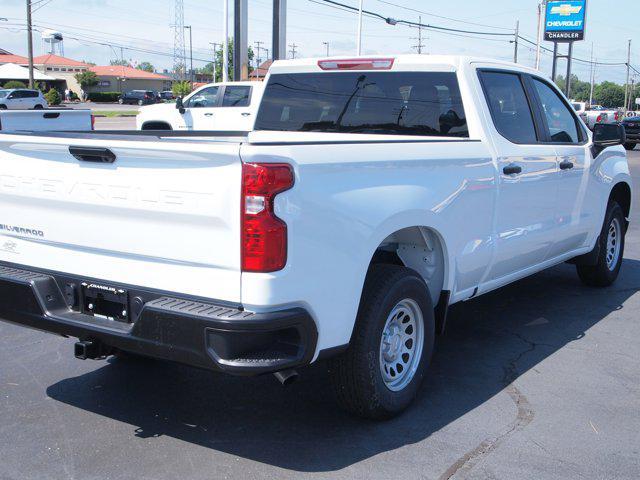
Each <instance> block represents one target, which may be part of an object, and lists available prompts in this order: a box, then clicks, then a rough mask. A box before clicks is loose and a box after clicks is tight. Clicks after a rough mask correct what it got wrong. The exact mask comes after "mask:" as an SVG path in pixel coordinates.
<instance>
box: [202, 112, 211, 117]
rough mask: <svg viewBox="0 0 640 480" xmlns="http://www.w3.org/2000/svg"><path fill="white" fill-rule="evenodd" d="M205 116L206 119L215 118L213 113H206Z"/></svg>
mask: <svg viewBox="0 0 640 480" xmlns="http://www.w3.org/2000/svg"><path fill="white" fill-rule="evenodd" d="M204 116H205V117H213V113H205V114H204Z"/></svg>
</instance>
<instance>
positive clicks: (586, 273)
mask: <svg viewBox="0 0 640 480" xmlns="http://www.w3.org/2000/svg"><path fill="white" fill-rule="evenodd" d="M625 230H626V221H625V218H624V213H623V212H622V208H621V207H620V205H618V203H617V202H616V201H613V200H612V201H611V202H609V205H608V206H607V214H606V215H605V220H604V225H603V227H602V231H601V232H600V237H599V238H598V246H597V247H596V248H598V249H599V251H598V258H597V263H596V264H595V265H577V267H576V268H577V269H578V276H579V277H580V280H582V282H583V283H584V284H585V285H589V286H591V287H608V286H609V285H611V284H612V283H613V282H615V281H616V279H617V278H618V274H619V273H620V267H621V266H622V257H623V255H624V236H625V233H626V232H625Z"/></svg>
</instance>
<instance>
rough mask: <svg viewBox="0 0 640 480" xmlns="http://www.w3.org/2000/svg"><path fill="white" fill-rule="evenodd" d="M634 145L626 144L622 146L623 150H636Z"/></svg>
mask: <svg viewBox="0 0 640 480" xmlns="http://www.w3.org/2000/svg"><path fill="white" fill-rule="evenodd" d="M636 145H637V144H636V143H630V142H627V143H625V144H624V148H625V150H633V149H634V148H636Z"/></svg>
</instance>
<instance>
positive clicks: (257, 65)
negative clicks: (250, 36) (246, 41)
mask: <svg viewBox="0 0 640 480" xmlns="http://www.w3.org/2000/svg"><path fill="white" fill-rule="evenodd" d="M253 43H254V44H255V45H256V52H257V53H256V78H257V79H258V80H260V64H261V63H262V62H261V57H260V50H265V49H264V48H262V44H263V43H264V42H261V41H260V40H256V41H255V42H253Z"/></svg>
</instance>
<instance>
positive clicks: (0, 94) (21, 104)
mask: <svg viewBox="0 0 640 480" xmlns="http://www.w3.org/2000/svg"><path fill="white" fill-rule="evenodd" d="M43 108H49V105H48V104H47V101H46V100H45V98H44V95H42V92H41V91H40V90H27V89H16V90H0V110H30V109H34V110H40V109H43Z"/></svg>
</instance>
